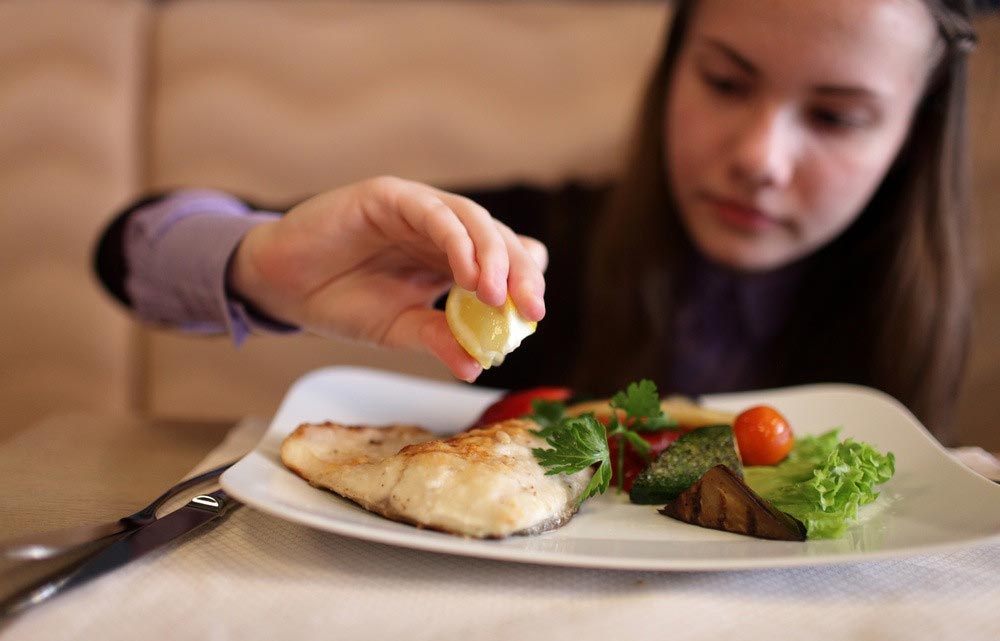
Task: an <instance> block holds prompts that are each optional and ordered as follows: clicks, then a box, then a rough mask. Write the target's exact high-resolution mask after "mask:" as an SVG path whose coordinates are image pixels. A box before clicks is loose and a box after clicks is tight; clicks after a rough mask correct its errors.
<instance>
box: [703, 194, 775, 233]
mask: <svg viewBox="0 0 1000 641" xmlns="http://www.w3.org/2000/svg"><path fill="white" fill-rule="evenodd" d="M706 200H707V201H708V204H709V205H710V206H711V208H712V209H713V210H714V211H715V213H716V214H717V215H718V217H719V218H720V219H721V220H722V221H723V222H724V223H726V224H727V225H729V226H731V227H735V228H737V229H741V230H744V231H752V232H757V231H763V230H766V229H769V228H772V227H776V226H778V225H779V224H780V222H779V221H778V219H776V218H774V217H773V216H770V215H768V214H766V213H764V212H762V211H761V210H759V209H755V208H753V207H749V206H747V205H743V204H741V203H738V202H735V201H732V200H726V199H724V198H714V197H711V196H708V197H706Z"/></svg>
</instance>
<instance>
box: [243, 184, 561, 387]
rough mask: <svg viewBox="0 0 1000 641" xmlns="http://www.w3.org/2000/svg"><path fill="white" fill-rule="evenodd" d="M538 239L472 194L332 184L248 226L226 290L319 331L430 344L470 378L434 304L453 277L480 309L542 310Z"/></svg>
mask: <svg viewBox="0 0 1000 641" xmlns="http://www.w3.org/2000/svg"><path fill="white" fill-rule="evenodd" d="M547 261H548V254H547V252H546V249H545V246H544V245H542V244H541V243H540V242H538V241H537V240H535V239H533V238H528V237H525V236H517V235H516V234H514V232H513V231H511V230H510V228H509V227H507V226H506V225H504V224H502V223H500V222H499V221H497V220H495V219H494V218H493V217H491V216H490V214H489V212H487V211H486V210H485V209H483V208H482V207H481V206H479V205H477V204H476V203H474V202H473V201H471V200H469V199H467V198H463V197H462V196H457V195H455V194H451V193H448V192H445V191H441V190H439V189H435V188H433V187H429V186H427V185H423V184H420V183H416V182H411V181H407V180H402V179H399V178H391V177H381V178H373V179H371V180H366V181H364V182H361V183H357V184H354V185H349V186H347V187H342V188H340V189H335V190H333V191H329V192H326V193H323V194H320V195H318V196H315V197H314V198H310V199H309V200H307V201H305V202H303V203H301V204H299V205H297V206H296V207H294V208H293V209H292V210H290V211H289V212H288V213H287V214H286V215H285V216H283V217H282V218H281V219H280V220H277V221H274V222H271V223H265V224H263V225H260V226H258V227H255V228H254V229H252V230H251V231H250V232H249V233H248V234H247V235H246V236H245V237H244V238H243V240H242V241H241V242H240V245H239V246H238V247H237V249H236V252H235V254H234V256H233V259H232V261H231V262H230V267H229V273H228V284H229V287H230V288H231V289H232V290H233V291H234V292H235V293H236V294H237V295H238V296H240V297H242V298H243V299H244V300H246V301H248V302H249V303H250V304H252V305H254V306H255V307H257V308H258V309H259V310H261V311H262V312H264V313H266V314H268V315H270V316H272V317H273V318H275V319H278V320H281V321H284V322H287V323H290V324H293V325H297V326H299V327H302V328H304V329H307V330H309V331H312V332H314V333H316V334H320V335H323V336H331V337H340V338H349V339H356V340H360V341H364V342H368V343H374V344H377V345H385V346H389V347H403V348H408V349H421V350H427V351H430V352H431V353H433V354H434V355H436V356H437V357H438V358H439V359H441V361H442V362H444V363H445V365H447V366H448V368H449V369H450V370H451V371H452V373H453V374H454V375H455V376H457V377H458V378H461V379H463V380H467V381H472V380H474V379H475V378H476V377H477V376H479V374H480V373H481V372H482V368H481V367H480V365H479V364H478V363H477V362H476V361H475V360H474V359H473V358H472V357H471V356H469V355H468V354H466V353H465V351H464V350H463V349H462V348H461V347H460V346H459V344H458V343H457V342H456V341H455V339H454V337H453V336H452V334H451V331H450V330H449V329H448V324H447V322H446V321H445V318H444V312H441V311H439V310H435V309H433V308H432V305H433V303H434V301H435V300H436V299H438V298H439V297H440V296H441V295H442V294H444V293H445V292H446V291H447V290H448V289H449V288H450V287H451V285H452V284H453V283H458V284H459V285H460V286H462V287H464V288H465V289H468V290H470V291H474V292H476V294H477V296H478V298H479V299H480V300H482V301H483V302H484V303H487V304H489V305H500V304H502V303H503V302H504V301H505V300H506V297H507V295H508V293H509V295H510V297H511V299H513V301H514V305H515V306H516V307H517V309H518V311H520V312H521V314H522V315H523V316H524V317H525V318H527V319H528V320H541V318H542V316H544V315H545V303H544V301H543V299H542V296H543V294H544V290H545V280H544V278H543V276H542V271H543V270H544V269H545V266H546V263H547Z"/></svg>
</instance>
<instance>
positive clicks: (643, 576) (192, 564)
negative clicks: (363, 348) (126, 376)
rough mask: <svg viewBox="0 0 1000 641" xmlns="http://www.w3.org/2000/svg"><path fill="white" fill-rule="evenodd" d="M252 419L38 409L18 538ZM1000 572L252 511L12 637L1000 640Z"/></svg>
mask: <svg viewBox="0 0 1000 641" xmlns="http://www.w3.org/2000/svg"><path fill="white" fill-rule="evenodd" d="M241 425H242V427H241V429H239V430H233V431H232V432H229V433H228V435H227V431H228V430H229V427H230V426H229V425H226V424H224V423H188V422H180V421H154V420H143V419H138V418H135V417H130V416H113V415H101V414H92V413H83V412H81V413H74V414H62V415H55V416H52V417H49V418H47V419H45V420H43V421H40V422H39V423H37V424H36V425H33V426H31V427H30V428H28V429H27V430H25V431H23V432H21V433H20V434H19V435H18V436H17V437H15V438H14V439H12V440H10V441H8V442H6V443H3V444H2V445H0V474H3V487H4V491H3V502H2V505H0V510H2V512H0V528H2V531H3V535H4V536H7V535H13V534H24V533H28V532H31V531H37V530H45V529H50V528H52V527H59V526H65V525H71V524H76V523H78V522H79V520H80V519H82V518H85V517H86V518H91V519H92V520H95V521H97V520H101V519H108V518H115V517H119V516H122V515H124V514H127V513H130V512H132V511H134V510H135V509H137V508H139V507H141V506H142V505H144V504H145V503H147V502H148V501H149V500H150V499H151V498H153V497H155V496H156V495H158V494H159V493H160V492H162V490H164V489H165V488H166V487H168V486H169V485H171V484H173V483H174V482H176V481H177V480H179V479H180V478H181V477H183V476H185V475H186V473H187V472H188V471H189V470H191V469H192V468H195V467H198V468H199V469H204V468H205V467H208V466H211V465H214V464H215V463H216V462H217V461H218V460H219V459H220V457H229V456H231V455H233V454H234V453H235V450H241V449H242V450H243V451H245V450H246V449H248V448H249V447H251V446H252V445H253V443H254V442H255V440H254V439H255V438H256V436H258V435H259V434H260V433H261V431H262V430H263V428H264V426H265V425H266V421H263V420H259V419H258V420H257V421H256V422H254V421H249V422H244V423H243V424H241ZM235 432H240V434H239V435H236V436H237V437H238V438H235V437H234V433H235ZM207 454H210V455H209V456H208V458H207V459H204V457H205V456H206V455H207ZM203 459H204V460H203ZM53 460H54V461H58V462H59V464H56V465H53V464H51V461H53ZM199 461H200V463H199ZM998 576H1000V544H993V545H989V546H986V547H979V548H971V549H962V550H957V551H953V552H947V553H939V554H933V555H926V556H917V557H909V558H903V559H892V560H885V561H879V562H868V563H857V564H848V565H838V566H829V567H818V568H794V569H772V570H756V571H744V572H716V573H713V572H701V573H699V572H675V573H656V572H625V571H604V570H584V569H574V568H558V567H546V566H532V565H526V564H516V563H504V562H497V561H489V560H480V559H473V558H463V557H454V556H448V555H440V554H433V553H427V552H419V551H414V550H407V549H402V548H395V547H391V546H385V545H379V544H373V543H368V542H365V541H358V540H354V539H350V538H346V537H340V536H337V535H333V534H329V533H325V532H319V531H316V530H312V529H310V528H308V527H304V526H300V525H297V524H292V523H288V522H286V521H283V520H281V519H278V518H275V517H271V516H269V515H267V514H264V513H261V512H258V511H256V510H252V509H249V508H241V509H239V510H237V511H236V512H234V513H233V515H231V516H230V517H229V519H228V520H227V521H226V522H224V523H223V524H222V525H220V526H219V527H217V528H214V529H212V530H211V531H209V532H207V533H204V534H199V535H198V536H196V537H192V538H191V539H187V540H182V541H180V542H177V543H175V544H172V546H171V547H169V548H166V549H165V550H162V551H158V552H156V553H153V554H151V555H148V556H147V557H144V558H142V559H140V560H138V561H136V562H134V563H131V564H129V565H128V566H125V567H123V568H121V569H119V570H117V571H116V572H114V573H112V574H110V575H107V576H104V577H101V578H100V579H97V580H96V581H93V582H92V583H90V584H87V585H86V586H83V587H81V588H79V589H77V590H74V591H73V592H71V593H68V594H66V595H63V596H60V597H58V598H57V599H54V600H53V601H52V602H50V603H47V604H44V605H43V606H41V607H38V608H35V609H34V610H31V611H29V612H28V613H26V614H25V615H23V616H21V617H18V618H16V619H14V620H13V621H9V622H7V623H6V624H5V625H4V626H3V627H0V636H2V637H3V638H4V640H5V641H7V640H8V639H9V640H10V641H14V640H16V639H39V638H73V639H102V640H104V639H135V638H142V639H143V641H149V640H150V639H176V638H219V639H230V638H239V639H241V641H247V640H252V639H261V640H263V639H274V638H314V637H321V638H336V639H372V640H375V639H388V638H405V639H407V640H412V639H427V640H434V641H438V640H447V639H456V640H459V639H461V640H462V641H475V640H480V639H481V640H483V641H486V640H492V639H526V640H532V639H538V640H539V641H543V640H544V641H560V640H562V639H566V640H573V641H585V640H587V639H609V638H613V639H620V638H635V639H645V638H670V639H672V640H674V639H689V638H726V637H738V638H740V639H741V640H754V639H774V638H784V637H786V636H790V635H792V634H794V635H795V636H796V637H802V636H804V637H805V638H810V637H818V638H823V639H873V640H875V639H878V640H879V641H882V640H885V639H906V640H907V641H909V640H912V639H934V640H935V641H937V640H942V639H962V640H963V641H966V640H969V639H972V640H975V639H984V640H985V639H991V640H993V639H997V638H1000V613H998V612H997V607H996V606H997V604H998V603H1000V581H998V580H997V577H998Z"/></svg>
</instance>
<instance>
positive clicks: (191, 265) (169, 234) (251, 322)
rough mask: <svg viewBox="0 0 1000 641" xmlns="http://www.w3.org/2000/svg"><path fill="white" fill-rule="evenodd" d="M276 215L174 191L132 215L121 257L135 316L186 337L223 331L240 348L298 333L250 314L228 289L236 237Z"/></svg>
mask: <svg viewBox="0 0 1000 641" xmlns="http://www.w3.org/2000/svg"><path fill="white" fill-rule="evenodd" d="M278 217H279V214H276V213H273V212H262V211H255V210H253V209H251V208H250V207H249V206H248V205H247V204H246V203H244V202H243V201H241V200H239V199H237V198H234V197H233V196H230V195H228V194H224V193H222V192H217V191H209V190H182V191H177V192H174V193H172V194H170V195H169V196H167V197H165V198H163V199H161V200H158V201H156V202H154V203H151V204H149V205H146V206H145V207H142V208H140V209H138V210H136V211H135V212H133V213H132V214H131V216H130V218H129V220H128V223H127V225H126V228H125V239H124V254H125V261H126V264H127V265H128V277H127V279H126V281H125V288H126V291H127V292H128V294H129V296H130V297H131V300H132V305H133V308H134V309H135V313H136V315H137V316H138V317H139V318H140V319H141V320H143V321H146V322H152V323H161V324H166V325H171V326H174V327H177V328H179V329H181V330H182V331H185V332H189V333H196V334H221V333H228V334H229V335H230V336H231V337H232V339H233V341H234V343H235V344H236V345H237V346H239V345H240V344H242V343H243V341H245V340H246V339H247V337H248V336H249V335H250V334H252V333H287V332H292V331H296V328H295V327H293V326H290V325H286V324H284V323H280V322H277V321H274V320H271V319H268V318H266V317H263V316H262V315H260V314H259V313H255V312H254V311H253V310H251V309H248V308H247V306H246V305H244V304H242V303H241V302H239V301H237V300H235V299H233V298H232V297H230V296H229V294H228V292H227V289H226V268H227V266H228V264H229V259H230V257H231V256H232V254H233V252H234V251H235V249H236V246H237V245H238V244H239V242H240V239H241V238H243V235H244V234H246V233H247V232H248V231H250V229H252V228H253V227H254V226H256V225H259V224H261V223H264V222H267V221H270V220H275V219H277V218H278Z"/></svg>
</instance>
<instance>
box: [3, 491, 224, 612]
mask: <svg viewBox="0 0 1000 641" xmlns="http://www.w3.org/2000/svg"><path fill="white" fill-rule="evenodd" d="M239 505H240V504H239V503H238V502H237V501H235V500H234V499H232V498H230V497H229V495H227V494H226V493H225V491H223V490H217V491H215V492H212V493H211V494H201V495H199V496H196V497H194V498H193V499H191V501H189V502H188V503H187V505H185V506H184V507H182V508H180V509H178V510H176V511H174V512H171V513H170V514H167V515H165V516H163V517H161V518H159V519H157V520H155V521H153V522H152V523H149V524H147V525H144V526H142V527H139V528H137V529H136V530H135V531H133V532H130V533H128V534H125V535H124V536H122V537H121V538H119V539H118V540H116V541H115V542H113V543H111V544H110V545H108V546H106V547H104V548H102V549H101V550H99V551H97V552H95V553H94V554H92V555H90V556H87V557H85V558H84V559H82V560H81V561H80V562H79V563H76V564H74V565H72V566H70V567H69V568H66V569H63V570H62V571H60V572H57V573H56V574H54V575H50V576H48V577H46V578H45V579H43V580H42V581H41V582H39V583H36V584H34V585H32V586H30V587H28V588H26V589H24V590H22V591H20V592H18V593H17V594H14V595H13V596H11V597H9V598H7V599H5V600H4V601H2V602H0V617H7V616H12V615H15V614H18V613H20V612H23V611H25V610H27V609H28V608H30V607H31V606H33V605H37V604H39V603H43V602H44V601H47V600H49V599H51V598H52V597H54V596H55V595H57V594H62V593H63V592H66V591H68V590H71V589H73V588H75V587H76V586H78V585H82V584H84V583H86V582H87V581H90V580H91V579H94V578H96V577H99V576H101V575H103V574H105V573H107V572H110V571H111V570H114V569H116V568H119V567H121V566H122V565H125V564H126V563H128V562H129V561H133V560H135V559H138V558H140V557H142V556H145V555H146V554H149V553H150V552H152V551H154V550H157V549H159V548H161V547H163V546H164V545H166V544H168V543H170V542H171V541H173V540H175V539H177V538H179V537H181V536H183V535H185V534H188V533H189V532H192V531H194V530H197V529H198V528H200V527H202V526H204V525H206V524H208V523H211V522H213V521H217V522H218V521H221V520H222V519H223V518H224V517H225V516H226V515H228V514H229V512H230V511H232V510H233V509H234V508H236V507H238V506H239Z"/></svg>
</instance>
